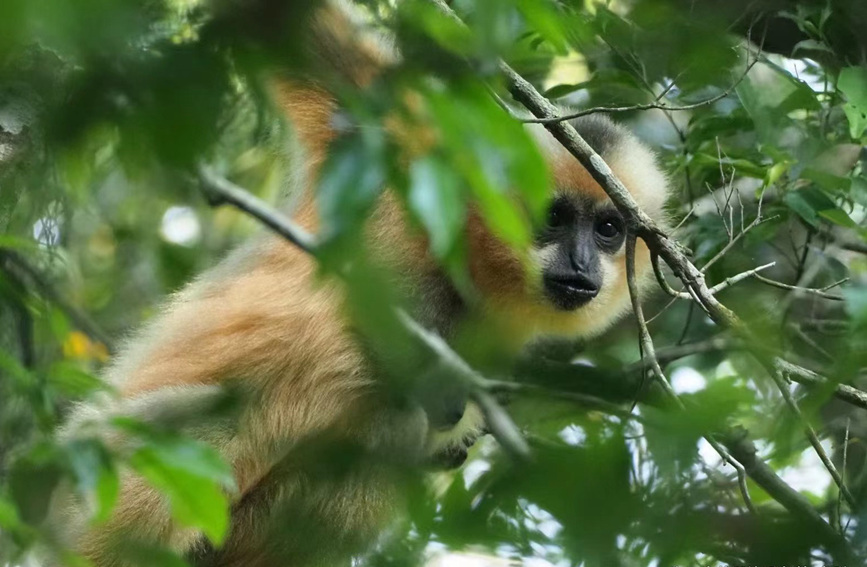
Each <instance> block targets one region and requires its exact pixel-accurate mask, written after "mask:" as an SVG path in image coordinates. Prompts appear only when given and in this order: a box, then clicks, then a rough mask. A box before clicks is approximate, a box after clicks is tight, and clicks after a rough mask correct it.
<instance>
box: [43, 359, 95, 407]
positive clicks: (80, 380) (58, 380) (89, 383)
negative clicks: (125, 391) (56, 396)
mask: <svg viewBox="0 0 867 567" xmlns="http://www.w3.org/2000/svg"><path fill="white" fill-rule="evenodd" d="M48 381H49V383H50V384H51V385H52V386H54V387H55V388H57V390H58V391H59V392H60V393H61V394H63V395H65V396H69V397H70V398H83V397H84V396H86V395H88V394H91V393H93V392H96V391H97V390H103V389H106V388H107V387H108V386H107V384H105V383H104V382H103V381H102V380H100V379H99V378H97V377H96V376H93V375H92V374H90V373H89V372H85V371H84V370H82V369H81V368H79V367H78V366H76V365H75V364H73V363H70V362H68V361H62V360H61V361H58V362H55V363H54V364H52V365H51V368H50V369H49V371H48Z"/></svg>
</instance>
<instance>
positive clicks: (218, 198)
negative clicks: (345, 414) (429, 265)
mask: <svg viewBox="0 0 867 567" xmlns="http://www.w3.org/2000/svg"><path fill="white" fill-rule="evenodd" d="M198 173H199V185H200V186H201V190H202V192H203V193H204V195H205V198H206V199H207V200H208V203H210V204H211V206H218V205H221V204H228V205H232V206H234V207H235V208H237V209H239V210H241V211H243V212H245V213H247V214H248V215H250V216H251V217H253V218H255V219H257V220H258V221H260V222H261V223H262V224H264V225H265V226H267V227H268V228H270V229H271V230H273V231H274V232H275V233H277V234H278V235H280V236H282V237H283V238H285V239H286V240H288V241H289V242H291V243H292V244H294V245H295V246H297V247H298V248H299V249H301V250H303V251H304V252H306V253H307V254H309V255H311V256H313V257H316V255H317V253H318V248H317V244H316V238H315V237H314V236H313V235H311V234H310V233H308V232H307V231H306V230H304V229H303V228H301V227H300V226H298V225H296V224H295V223H294V222H292V221H291V220H290V219H288V218H286V216H285V215H283V214H282V213H280V212H279V211H277V210H276V209H274V208H273V207H271V206H270V205H268V204H267V203H265V202H264V201H262V200H261V199H259V198H258V197H256V196H255V195H253V194H252V193H250V192H248V191H246V190H245V189H243V188H242V187H239V186H238V185H236V184H234V183H232V182H231V181H229V180H228V179H226V178H224V177H221V176H219V175H217V174H216V173H214V172H213V171H212V170H210V169H209V168H207V167H205V166H200V167H199V171H198ZM337 275H338V276H339V277H345V276H346V274H345V273H337ZM395 315H396V317H397V319H398V321H399V322H400V324H401V325H402V326H403V328H404V330H405V331H406V332H407V333H408V334H409V335H410V336H412V337H414V338H415V339H417V340H419V341H420V342H421V343H422V344H423V345H424V346H425V347H426V348H427V349H428V350H429V351H430V352H431V353H432V354H433V355H434V356H435V357H436V358H437V360H438V361H439V362H440V363H442V364H443V365H444V367H445V368H448V369H449V370H451V371H452V373H453V374H454V376H455V377H457V378H458V379H460V380H462V381H463V382H464V384H466V385H467V386H468V387H469V389H470V395H471V396H472V398H473V400H474V401H475V402H476V403H477V404H478V405H479V408H480V409H481V410H482V413H483V414H484V415H485V420H486V422H487V424H488V427H490V429H491V432H492V433H493V434H494V437H495V438H496V439H497V441H498V442H499V443H500V444H501V445H502V446H503V448H504V449H505V450H506V451H508V452H509V453H510V454H511V455H512V456H514V457H516V458H518V459H521V460H526V459H527V458H528V457H529V455H530V449H529V447H528V446H527V443H526V441H524V438H523V437H522V436H521V433H520V431H519V430H518V427H517V426H516V425H515V423H514V422H513V421H512V419H511V418H510V417H509V415H508V413H506V411H505V410H504V409H503V408H502V406H500V404H498V403H497V401H496V400H495V399H494V397H493V396H492V395H491V394H490V392H489V391H488V389H487V387H486V383H485V380H484V378H483V377H481V376H479V374H478V373H477V372H476V371H475V370H473V369H472V368H471V367H470V366H469V364H467V363H466V362H465V361H464V360H463V359H462V358H461V357H460V356H459V355H458V354H457V353H456V352H455V351H454V350H452V348H451V347H450V346H449V345H448V344H447V343H446V342H445V340H443V338H442V337H440V336H439V335H437V334H436V333H434V332H432V331H429V330H427V329H425V328H424V327H422V326H421V325H420V324H419V323H418V322H417V321H415V320H414V319H412V318H411V317H410V316H409V315H407V314H406V313H404V312H403V311H401V310H400V309H395Z"/></svg>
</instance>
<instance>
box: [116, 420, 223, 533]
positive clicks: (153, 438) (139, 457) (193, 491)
mask: <svg viewBox="0 0 867 567" xmlns="http://www.w3.org/2000/svg"><path fill="white" fill-rule="evenodd" d="M113 424H114V425H115V426H117V427H119V428H121V429H123V430H125V431H127V432H129V433H131V434H133V435H135V436H137V437H138V438H139V439H141V440H142V441H144V442H145V443H146V444H145V445H144V446H143V447H141V448H139V449H137V450H136V451H134V452H133V454H132V455H130V457H129V462H130V464H131V465H132V467H133V469H134V470H135V471H136V472H138V473H139V474H141V475H142V476H143V477H145V478H146V479H147V480H148V481H149V482H150V483H151V484H152V485H153V486H154V487H155V488H157V489H158V490H160V491H161V492H162V493H163V494H165V495H167V496H168V498H169V501H170V502H171V507H172V515H173V517H174V518H175V519H176V520H177V521H178V522H180V523H181V524H183V525H185V526H192V527H197V528H200V529H202V531H203V532H204V533H205V535H207V536H208V539H210V540H211V542H213V543H214V544H216V545H219V543H220V542H222V541H223V539H224V538H225V536H226V533H227V530H228V527H229V499H228V496H227V494H226V492H227V491H234V490H236V487H235V481H234V477H233V476H232V470H231V468H230V467H229V466H228V465H227V464H226V463H225V462H224V461H223V459H222V458H221V457H220V455H219V453H217V452H216V451H215V450H214V449H213V448H211V447H209V446H208V445H205V444H204V443H201V442H198V441H195V440H193V439H187V438H184V437H181V436H178V435H175V434H172V433H168V432H163V431H158V430H155V429H153V428H151V427H149V426H147V425H145V424H143V423H140V422H136V421H133V420H130V419H126V418H115V419H114V420H113Z"/></svg>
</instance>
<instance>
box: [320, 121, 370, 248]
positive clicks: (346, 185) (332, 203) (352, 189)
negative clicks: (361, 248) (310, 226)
mask: <svg viewBox="0 0 867 567" xmlns="http://www.w3.org/2000/svg"><path fill="white" fill-rule="evenodd" d="M364 131H365V133H363V134H359V135H354V136H351V137H349V138H347V139H345V140H341V141H340V142H338V143H337V144H336V145H335V148H334V151H332V152H331V153H330V154H329V158H328V160H327V161H326V163H325V166H324V170H323V173H322V177H321V179H320V181H319V188H318V193H317V205H318V206H319V210H320V213H321V216H322V221H323V230H324V231H325V234H324V238H325V239H326V240H330V239H333V238H337V237H340V236H345V235H346V234H347V233H350V232H351V231H353V230H356V229H357V228H358V227H360V226H361V223H362V222H363V220H364V218H365V216H366V214H367V212H368V211H369V210H370V207H371V206H373V203H374V202H375V201H376V198H377V197H378V196H379V194H380V192H381V191H382V189H383V187H384V186H385V180H386V175H385V161H384V152H385V140H384V137H383V135H382V133H381V131H380V130H379V128H378V127H375V128H364Z"/></svg>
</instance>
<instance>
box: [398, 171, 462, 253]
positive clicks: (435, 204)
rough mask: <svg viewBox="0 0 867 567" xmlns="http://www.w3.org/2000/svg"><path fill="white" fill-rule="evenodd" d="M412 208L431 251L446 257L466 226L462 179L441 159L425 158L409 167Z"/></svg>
mask: <svg viewBox="0 0 867 567" xmlns="http://www.w3.org/2000/svg"><path fill="white" fill-rule="evenodd" d="M409 176H410V189H409V195H408V200H409V206H410V209H411V210H412V212H413V213H414V214H415V215H416V216H417V217H418V218H419V219H420V220H421V221H422V223H423V224H424V226H425V228H426V229H427V232H428V234H429V235H430V238H431V249H432V250H433V252H434V254H435V255H436V256H437V257H439V258H444V257H445V256H446V255H447V254H448V253H449V252H450V251H451V250H452V249H453V247H454V246H455V243H456V241H457V238H458V236H459V235H460V234H461V231H462V229H463V226H464V221H465V212H464V198H463V195H462V194H461V193H462V191H461V180H460V178H459V177H458V176H457V174H456V173H455V172H454V170H452V169H451V168H449V167H448V165H447V164H446V163H445V162H444V161H443V160H441V159H438V158H436V157H434V156H426V157H424V158H422V159H420V160H417V161H414V162H413V163H412V165H411V166H410V173H409Z"/></svg>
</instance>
